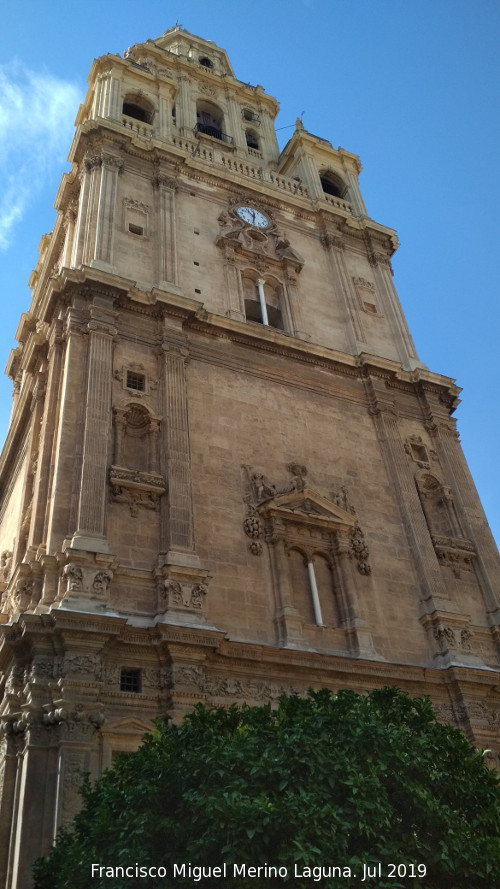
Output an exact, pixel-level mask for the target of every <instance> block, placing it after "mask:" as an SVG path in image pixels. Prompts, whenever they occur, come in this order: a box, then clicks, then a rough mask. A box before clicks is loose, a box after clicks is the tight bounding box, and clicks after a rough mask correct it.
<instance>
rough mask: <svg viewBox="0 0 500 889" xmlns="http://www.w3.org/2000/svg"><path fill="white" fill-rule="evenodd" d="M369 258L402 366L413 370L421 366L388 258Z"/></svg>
mask: <svg viewBox="0 0 500 889" xmlns="http://www.w3.org/2000/svg"><path fill="white" fill-rule="evenodd" d="M371 260H372V266H373V271H374V276H375V283H376V287H377V291H378V293H380V296H381V301H382V304H383V307H384V313H385V314H386V315H387V318H388V321H389V323H390V325H391V329H392V333H393V336H394V340H395V343H396V347H397V350H398V354H399V359H400V361H401V364H402V366H403V367H405V368H407V369H411V370H413V369H414V368H415V367H417V366H419V365H420V366H422V363H421V362H420V361H419V358H418V355H417V350H416V348H415V343H414V342H413V339H412V336H411V334H410V331H409V328H408V325H407V323H406V319H405V317H404V315H403V310H402V308H401V304H400V302H399V297H398V295H397V293H396V289H395V287H394V282H393V280H392V272H391V263H390V260H389V258H388V257H387V256H378V255H372V257H371Z"/></svg>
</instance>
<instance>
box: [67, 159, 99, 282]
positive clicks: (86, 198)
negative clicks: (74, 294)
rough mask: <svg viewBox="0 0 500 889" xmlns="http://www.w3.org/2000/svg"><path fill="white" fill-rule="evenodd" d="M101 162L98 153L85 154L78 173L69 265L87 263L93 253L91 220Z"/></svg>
mask: <svg viewBox="0 0 500 889" xmlns="http://www.w3.org/2000/svg"><path fill="white" fill-rule="evenodd" d="M101 163H102V160H101V157H100V155H98V154H92V155H90V154H89V155H87V156H86V157H85V163H84V166H83V172H82V173H81V175H80V195H79V201H78V218H77V223H76V230H75V237H74V241H73V251H72V257H71V265H72V266H74V267H76V268H78V267H79V266H80V265H88V264H89V263H90V260H91V259H92V257H93V255H94V254H93V245H94V238H95V230H94V222H93V220H94V217H95V212H94V211H95V209H96V199H97V195H98V194H99V181H100V176H101Z"/></svg>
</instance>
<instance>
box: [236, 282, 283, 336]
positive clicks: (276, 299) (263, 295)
mask: <svg viewBox="0 0 500 889" xmlns="http://www.w3.org/2000/svg"><path fill="white" fill-rule="evenodd" d="M243 293H244V301H245V317H246V319H247V321H256V322H257V324H263V325H264V326H266V327H275V328H277V329H278V330H284V325H283V314H282V311H281V285H280V283H279V282H278V281H276V279H274V278H269V277H268V278H259V277H258V276H257V275H255V274H254V273H248V274H247V275H245V276H244V277H243Z"/></svg>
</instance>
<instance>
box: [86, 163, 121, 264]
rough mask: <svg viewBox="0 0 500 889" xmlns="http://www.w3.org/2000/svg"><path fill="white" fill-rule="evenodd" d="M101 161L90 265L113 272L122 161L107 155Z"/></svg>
mask: <svg viewBox="0 0 500 889" xmlns="http://www.w3.org/2000/svg"><path fill="white" fill-rule="evenodd" d="M101 160H102V164H101V177H100V183H99V201H98V210H97V226H96V235H95V248H94V256H93V258H92V260H91V263H90V264H91V265H92V266H97V267H98V268H101V269H104V270H105V271H114V269H113V265H112V263H113V256H112V251H113V234H114V230H115V227H116V221H115V204H116V193H117V190H118V175H119V173H120V172H121V170H122V169H123V161H122V160H121V158H119V157H115V156H114V155H108V154H103V155H102V158H101Z"/></svg>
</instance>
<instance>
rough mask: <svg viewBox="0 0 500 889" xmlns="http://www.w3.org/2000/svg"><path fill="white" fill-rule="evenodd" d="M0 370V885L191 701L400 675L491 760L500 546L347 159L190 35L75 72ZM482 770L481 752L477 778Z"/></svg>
mask: <svg viewBox="0 0 500 889" xmlns="http://www.w3.org/2000/svg"><path fill="white" fill-rule="evenodd" d="M89 84H90V85H89V91H88V95H87V98H86V100H85V103H84V105H83V106H81V108H80V110H79V112H78V116H77V120H76V132H75V137H74V140H73V144H72V146H71V149H70V155H69V157H70V161H71V172H70V173H68V174H65V175H64V176H63V177H62V181H61V185H60V188H59V191H58V194H57V198H56V207H57V210H58V216H57V221H56V224H55V227H54V230H53V232H51V234H50V235H46V236H44V238H43V239H42V241H41V244H40V259H39V262H38V265H37V268H36V269H35V271H34V272H33V274H32V277H31V279H30V285H31V289H32V303H31V307H30V310H29V312H27V313H26V314H23V315H22V316H21V319H20V323H19V327H18V330H17V334H16V336H17V340H18V343H19V345H18V347H17V348H16V349H15V350H14V351H13V352H12V353H11V356H10V358H9V361H8V365H7V372H8V373H9V375H10V377H11V378H12V380H13V383H14V407H13V412H12V419H11V424H10V428H9V432H8V436H7V441H6V443H5V447H4V450H3V453H2V456H1V459H0V486H1V487H0V491H1V498H2V499H1V506H0V591H1V593H2V599H1V614H0V640H1V642H0V671H1V679H2V699H1V722H0V725H1V733H2V734H1V746H0V775H1V777H2V785H1V790H0V875H1V876H0V881H2V885H5V886H6V887H7V889H28V887H29V886H30V885H31V883H30V873H31V864H32V862H33V860H34V859H35V858H36V857H38V856H39V855H41V854H44V853H45V852H46V851H47V850H48V848H49V847H50V844H51V843H52V841H53V839H54V837H55V835H56V833H57V831H58V830H59V828H60V827H61V825H63V824H65V823H67V822H68V821H69V820H70V819H71V818H72V816H73V815H74V814H75V813H76V811H77V810H78V805H79V800H78V785H79V782H80V778H81V775H82V773H84V772H90V773H91V775H92V776H94V777H96V776H98V775H99V774H100V773H101V772H102V770H103V769H104V768H106V767H107V766H109V765H110V764H111V761H112V757H113V754H114V752H115V751H119V750H133V749H135V748H136V747H137V746H138V745H139V743H140V740H141V737H142V736H143V734H144V733H145V732H146V731H147V730H148V729H149V727H150V726H151V721H152V720H153V719H154V718H156V717H158V716H165V715H167V714H168V715H169V716H170V717H171V718H173V719H181V718H182V716H183V715H184V714H185V713H186V712H188V711H189V709H190V708H192V706H193V705H194V704H195V703H196V702H197V701H205V702H207V703H214V704H220V703H231V702H237V703H242V702H243V701H247V702H249V703H259V702H263V701H271V702H272V701H273V700H275V699H276V698H277V697H279V695H280V694H281V693H282V692H290V691H292V690H294V691H297V692H302V691H304V690H305V689H307V688H308V687H309V686H315V687H322V686H327V687H329V688H332V689H338V688H342V687H350V688H354V689H356V690H360V691H362V690H365V689H370V688H374V687H376V686H380V685H399V686H400V687H402V688H404V689H406V690H407V691H409V692H410V693H412V694H415V695H418V694H424V693H428V694H430V695H431V697H432V699H433V701H434V704H435V706H436V707H437V709H438V711H439V713H440V714H441V716H442V718H443V719H448V720H449V721H451V722H455V723H456V724H458V725H459V726H460V727H461V728H462V729H463V730H464V731H465V732H466V734H467V735H468V737H469V738H470V739H471V740H472V741H473V742H474V743H475V744H477V745H479V746H484V747H487V748H489V749H491V750H493V751H497V753H496V754H493V755H492V756H493V757H494V756H495V755H498V752H499V751H500V735H499V732H498V726H499V724H500V721H499V718H498V714H499V712H500V699H499V693H498V680H497V678H496V677H497V675H498V670H499V669H500V659H499V658H500V629H499V627H500V588H499V585H498V577H499V571H498V553H497V551H496V548H495V545H494V542H493V539H492V537H491V534H490V531H489V528H488V525H487V522H486V519H485V516H484V513H483V511H482V507H481V504H480V502H479V500H478V497H477V493H476V491H475V488H474V484H473V482H472V479H471V476H470V473H469V470H468V467H467V465H466V462H465V460H464V457H463V454H462V451H461V448H460V443H459V440H458V435H457V431H456V426H455V421H454V419H453V411H454V408H455V407H456V405H457V403H458V395H459V389H458V388H457V386H456V385H455V383H454V381H453V380H452V379H450V378H448V377H443V376H441V375H438V374H435V373H434V372H433V371H432V370H430V369H428V368H427V367H425V365H423V364H422V363H421V362H420V361H419V358H418V355H417V353H416V350H415V346H414V344H413V341H412V338H411V335H410V332H409V330H408V326H407V323H406V320H405V318H404V315H403V312H402V309H401V306H400V302H399V299H398V295H397V293H396V290H395V287H394V282H393V276H392V270H391V256H392V255H393V253H394V251H395V250H396V248H397V239H396V235H395V232H394V231H393V230H392V229H390V228H387V227H386V226H384V225H381V224H379V223H378V222H375V221H374V220H373V219H371V218H370V217H369V216H368V213H367V210H366V208H365V205H364V202H363V198H362V195H361V191H360V187H359V174H360V171H361V165H360V162H359V159H358V157H357V156H356V155H354V154H351V153H349V152H347V151H345V150H343V149H340V148H339V149H336V148H334V147H333V146H332V144H331V143H330V142H329V141H328V140H327V139H324V138H321V137H319V136H316V135H313V134H312V133H309V132H307V131H306V130H305V129H304V127H303V125H302V123H301V121H300V120H297V123H296V127H295V131H294V133H293V136H292V138H291V139H290V141H289V142H288V144H287V145H286V147H285V148H284V150H283V151H282V152H281V153H280V151H279V148H278V143H277V140H276V134H275V130H274V119H275V117H276V114H277V111H278V104H277V102H276V100H275V99H274V98H272V97H271V96H268V95H267V94H266V93H265V91H264V89H263V88H262V87H261V86H255V87H254V86H250V85H248V84H245V83H241V82H240V81H239V80H238V79H237V78H236V76H235V74H234V72H233V69H232V67H231V64H230V62H229V59H228V57H227V55H226V53H225V51H224V50H222V49H220V48H219V47H218V46H216V45H215V44H214V43H212V42H210V41H207V40H203V39H201V38H199V37H196V36H194V35H192V34H189V33H188V32H187V31H185V30H182V29H180V28H178V27H175V28H172V29H170V30H169V31H167V32H165V34H163V35H162V36H161V37H159V38H157V39H155V40H148V41H146V42H145V43H143V44H138V45H135V46H132V47H130V48H129V49H128V50H127V51H126V52H125V54H124V56H123V58H121V57H119V56H116V55H106V56H103V57H102V58H100V59H97V60H96V61H95V62H94V63H93V65H92V68H91V72H90V78H89ZM496 761H497V762H498V759H497V760H496Z"/></svg>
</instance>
